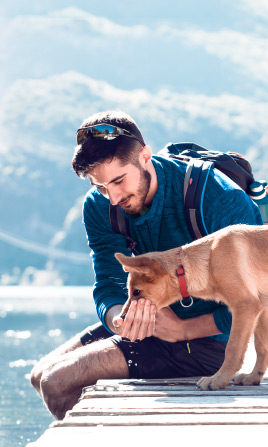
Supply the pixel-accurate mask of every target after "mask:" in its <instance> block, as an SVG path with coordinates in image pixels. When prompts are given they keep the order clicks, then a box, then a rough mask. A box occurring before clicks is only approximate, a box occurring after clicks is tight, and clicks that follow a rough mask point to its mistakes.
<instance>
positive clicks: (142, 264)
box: [115, 253, 165, 277]
mask: <svg viewBox="0 0 268 447" xmlns="http://www.w3.org/2000/svg"><path fill="white" fill-rule="evenodd" d="M115 257H116V259H117V260H118V261H119V262H120V263H121V264H122V266H123V269H124V271H125V272H130V271H132V272H137V273H141V274H143V275H146V276H150V277H153V276H156V275H158V276H159V275H161V274H163V273H165V271H164V269H163V267H162V265H161V264H160V263H159V262H157V261H156V260H155V259H153V258H148V257H146V256H143V255H139V256H135V257H130V256H125V255H123V254H122V253H115Z"/></svg>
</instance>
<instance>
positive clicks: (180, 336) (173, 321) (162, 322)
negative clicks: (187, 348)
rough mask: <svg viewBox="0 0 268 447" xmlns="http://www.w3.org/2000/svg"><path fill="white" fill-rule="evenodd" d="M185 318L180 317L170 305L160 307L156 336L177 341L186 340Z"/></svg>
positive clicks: (169, 340) (156, 323)
mask: <svg viewBox="0 0 268 447" xmlns="http://www.w3.org/2000/svg"><path fill="white" fill-rule="evenodd" d="M184 329H185V320H182V319H181V318H179V317H178V316H177V315H176V314H175V313H174V312H173V310H171V309H170V307H164V308H163V309H160V310H159V311H158V312H157V314H156V320H155V332H154V336H155V337H157V338H160V339H161V340H164V341H168V342H170V343H175V342H176V341H182V340H185V334H184Z"/></svg>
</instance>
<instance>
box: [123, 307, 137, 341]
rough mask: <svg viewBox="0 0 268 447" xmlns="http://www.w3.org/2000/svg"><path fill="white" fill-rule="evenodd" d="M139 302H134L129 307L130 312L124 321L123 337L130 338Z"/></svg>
mask: <svg viewBox="0 0 268 447" xmlns="http://www.w3.org/2000/svg"><path fill="white" fill-rule="evenodd" d="M136 307H137V301H136V300H135V301H132V303H131V304H130V306H129V309H128V312H127V314H126V316H125V319H124V324H123V328H122V332H121V334H120V335H121V337H127V338H129V332H130V329H131V326H132V323H133V321H134V317H135V313H136Z"/></svg>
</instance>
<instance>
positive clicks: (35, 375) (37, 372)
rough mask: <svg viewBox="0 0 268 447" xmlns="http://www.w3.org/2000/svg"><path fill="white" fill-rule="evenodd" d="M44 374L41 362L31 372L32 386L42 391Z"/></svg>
mask: <svg viewBox="0 0 268 447" xmlns="http://www.w3.org/2000/svg"><path fill="white" fill-rule="evenodd" d="M42 374H43V369H42V368H41V367H40V365H39V363H37V364H36V365H35V366H34V367H33V369H32V371H31V373H30V382H31V384H32V386H33V387H34V388H35V389H36V391H38V393H40V379H41V377H42Z"/></svg>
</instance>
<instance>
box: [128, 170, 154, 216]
mask: <svg viewBox="0 0 268 447" xmlns="http://www.w3.org/2000/svg"><path fill="white" fill-rule="evenodd" d="M139 169H140V179H139V184H138V189H137V192H136V194H131V195H130V196H129V197H133V196H134V197H136V199H137V201H136V204H135V205H134V206H133V207H132V206H131V205H129V207H126V208H123V209H124V211H125V212H126V213H127V214H138V213H139V212H140V211H141V210H142V208H143V207H144V204H145V201H146V197H147V195H148V192H149V189H150V185H151V174H150V172H148V171H146V170H145V169H142V168H141V167H139Z"/></svg>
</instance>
